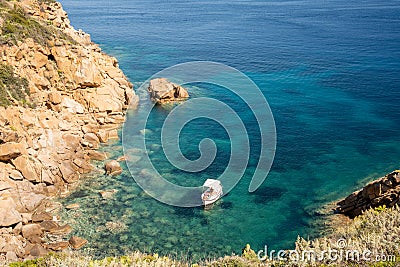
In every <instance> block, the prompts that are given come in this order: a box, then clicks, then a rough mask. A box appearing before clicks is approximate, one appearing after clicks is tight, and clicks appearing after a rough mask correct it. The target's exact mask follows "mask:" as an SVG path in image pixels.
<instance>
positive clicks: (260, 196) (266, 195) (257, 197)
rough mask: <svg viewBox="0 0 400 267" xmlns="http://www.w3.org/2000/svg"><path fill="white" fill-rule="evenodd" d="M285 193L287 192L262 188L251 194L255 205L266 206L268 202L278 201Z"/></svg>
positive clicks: (277, 188)
mask: <svg viewBox="0 0 400 267" xmlns="http://www.w3.org/2000/svg"><path fill="white" fill-rule="evenodd" d="M286 192H287V190H286V189H283V188H279V187H269V186H264V187H260V188H259V189H258V190H257V191H255V192H254V193H252V195H254V202H255V203H257V204H268V202H270V201H273V200H277V199H280V198H281V197H282V195H283V194H285V193H286Z"/></svg>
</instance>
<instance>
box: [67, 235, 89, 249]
mask: <svg viewBox="0 0 400 267" xmlns="http://www.w3.org/2000/svg"><path fill="white" fill-rule="evenodd" d="M68 242H69V245H70V246H71V248H73V249H80V248H82V247H83V246H84V245H86V244H87V242H88V241H87V240H86V239H84V238H81V237H78V236H73V237H71V238H70V239H69V241H68Z"/></svg>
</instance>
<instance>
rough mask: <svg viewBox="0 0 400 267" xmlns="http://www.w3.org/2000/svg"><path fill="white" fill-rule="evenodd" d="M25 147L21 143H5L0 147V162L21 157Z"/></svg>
mask: <svg viewBox="0 0 400 267" xmlns="http://www.w3.org/2000/svg"><path fill="white" fill-rule="evenodd" d="M24 151H25V146H24V145H23V144H21V143H12V142H11V143H5V144H1V145H0V161H9V160H11V159H15V158H17V157H19V156H20V155H22V154H23V153H24Z"/></svg>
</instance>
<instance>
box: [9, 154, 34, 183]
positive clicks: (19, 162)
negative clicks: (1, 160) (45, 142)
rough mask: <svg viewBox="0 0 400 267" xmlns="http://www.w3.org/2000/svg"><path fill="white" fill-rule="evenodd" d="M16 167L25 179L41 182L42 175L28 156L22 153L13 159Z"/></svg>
mask: <svg viewBox="0 0 400 267" xmlns="http://www.w3.org/2000/svg"><path fill="white" fill-rule="evenodd" d="M12 163H13V165H14V166H15V168H16V169H17V170H18V171H20V172H21V173H22V175H23V176H24V178H25V179H27V180H28V181H31V182H40V176H39V174H38V172H37V170H36V168H35V163H33V162H32V161H31V160H30V159H29V157H28V156H25V155H22V156H19V157H18V158H16V159H14V160H13V161H12Z"/></svg>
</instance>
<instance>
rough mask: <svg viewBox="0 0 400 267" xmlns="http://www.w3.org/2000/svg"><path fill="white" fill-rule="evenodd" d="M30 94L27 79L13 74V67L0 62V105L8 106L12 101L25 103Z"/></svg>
mask: <svg viewBox="0 0 400 267" xmlns="http://www.w3.org/2000/svg"><path fill="white" fill-rule="evenodd" d="M29 95H30V92H29V89H28V81H27V79H25V78H20V77H18V76H16V75H15V73H14V70H13V67H12V66H10V65H7V64H3V63H0V106H3V107H4V106H9V105H11V104H12V102H19V103H20V104H23V105H26V104H29V102H28V101H27V100H26V98H27V96H29Z"/></svg>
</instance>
